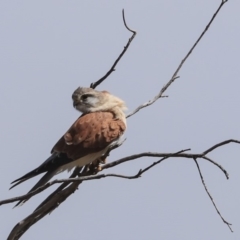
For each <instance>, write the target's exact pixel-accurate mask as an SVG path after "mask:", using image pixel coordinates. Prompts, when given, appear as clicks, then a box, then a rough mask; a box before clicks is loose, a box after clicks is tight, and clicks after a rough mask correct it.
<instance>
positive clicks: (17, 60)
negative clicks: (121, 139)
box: [0, 0, 240, 240]
mask: <svg viewBox="0 0 240 240" xmlns="http://www.w3.org/2000/svg"><path fill="white" fill-rule="evenodd" d="M219 4H220V0H214V1H207V0H204V1H190V0H185V1H177V0H174V1H157V0H156V1H154V0H149V1H61V0H57V1H38V2H36V1H1V2H0V35H1V37H0V109H1V117H0V133H1V138H0V145H1V162H2V167H1V174H0V180H1V181H0V191H1V199H5V198H9V197H13V196H18V195H21V194H24V193H26V192H27V191H28V190H29V189H30V188H31V187H32V185H33V184H34V183H35V182H36V181H37V179H36V178H34V179H32V180H31V181H27V182H26V183H24V184H22V185H20V186H19V187H16V188H15V189H13V190H11V191H9V190H8V188H9V187H10V182H11V181H13V180H14V179H16V178H18V177H20V176H22V175H23V174H25V173H26V172H28V171H30V170H32V169H33V168H35V167H37V166H38V165H39V164H40V163H42V162H43V161H44V160H45V159H46V158H47V157H48V156H49V152H50V150H51V148H52V146H53V145H54V144H55V142H56V141H57V140H58V139H59V137H61V135H62V134H63V133H64V132H65V131H66V130H67V129H68V127H69V126H70V124H71V123H72V122H73V121H74V120H75V119H76V118H77V117H78V116H79V113H78V112H77V111H75V110H74V109H73V108H72V102H71V94H72V92H73V91H74V90H75V89H76V88H77V87H78V86H79V85H80V86H89V84H90V83H91V82H93V81H95V80H97V79H99V78H100V77H102V76H103V75H104V74H105V73H106V71H107V70H108V69H109V68H110V66H111V64H112V63H113V61H114V60H115V59H116V57H117V56H118V54H119V53H120V51H122V49H123V46H124V45H125V44H126V42H127V39H128V38H129V37H130V35H131V34H130V33H129V32H128V31H127V30H126V29H125V28H124V25H123V23H122V17H121V10H122V8H125V13H126V20H127V22H128V24H129V26H130V27H131V28H133V29H135V30H136V31H137V32H138V34H137V36H136V39H135V40H134V42H133V43H132V45H131V47H130V49H129V50H128V52H127V54H126V55H125V56H124V58H123V59H122V60H121V62H120V63H119V65H118V66H117V71H116V72H114V73H113V74H112V75H111V76H110V77H109V78H108V79H107V81H105V82H104V83H103V84H101V85H100V87H98V89H100V90H103V89H106V90H108V91H110V92H111V93H113V94H115V95H117V96H119V97H121V98H122V99H124V100H125V101H126V102H127V105H128V108H129V110H132V109H134V108H135V107H136V106H138V105H139V104H140V103H143V102H146V101H147V100H149V99H151V98H152V97H153V96H154V95H155V94H157V93H158V91H159V90H160V88H161V87H162V86H163V85H164V84H165V83H166V82H167V81H168V79H169V78H170V77H171V75H172V74H173V72H174V71H175V69H176V67H177V65H178V64H179V62H180V60H181V59H182V58H183V56H184V55H185V54H186V52H187V51H188V50H189V48H190V47H191V45H192V44H193V43H194V41H195V40H196V39H197V37H198V36H199V34H200V33H201V32H202V30H203V29H204V27H205V26H206V24H207V22H208V21H209V19H210V18H211V17H212V14H213V13H214V11H215V10H216V8H217V7H218V5H219ZM239 9H240V2H239V1H233V0H232V1H231V0H229V2H228V3H226V4H225V6H224V8H223V9H222V10H221V12H220V14H219V15H218V17H217V19H216V20H215V22H214V23H213V25H212V27H211V29H210V31H209V32H208V33H207V35H206V36H205V37H204V38H203V40H202V41H201V43H200V44H199V46H198V47H197V49H196V50H195V51H194V53H193V54H192V55H191V57H190V58H189V59H188V61H187V62H186V64H185V65H184V67H183V69H182V70H181V72H180V74H179V75H180V76H181V78H180V79H178V80H177V81H176V82H175V83H174V84H173V85H172V86H171V87H170V89H169V90H168V91H167V93H166V94H167V95H169V98H164V99H161V100H159V101H158V102H156V103H155V104H154V105H152V106H151V107H148V108H146V109H143V110H142V111H140V112H139V113H138V114H136V115H135V116H133V117H131V118H130V119H129V120H128V130H127V132H126V137H127V141H126V142H125V143H124V145H123V146H122V147H121V148H119V149H117V150H116V151H114V152H113V153H112V154H111V156H110V158H109V159H108V161H112V160H115V159H118V158H120V157H123V156H127V155H131V154H134V153H139V152H143V151H155V152H176V151H179V150H182V149H184V148H191V149H192V152H195V153H198V152H202V151H203V150H205V149H206V148H208V147H210V146H212V145H213V144H215V143H217V142H220V141H223V140H225V139H229V138H235V139H240V134H239V133H240V130H239V121H240V113H239V102H240V95H239V89H240V82H239V55H240V50H239V43H240V24H239V22H240V18H239ZM239 155H240V146H239V145H234V144H232V145H228V146H225V147H223V148H222V149H218V150H217V151H215V152H214V153H212V154H210V157H211V158H212V159H214V160H216V161H218V162H219V163H220V164H222V165H223V166H224V167H225V168H226V169H227V170H228V172H229V173H230V180H228V181H227V180H226V179H225V178H224V175H223V174H222V173H221V172H220V171H219V170H218V169H217V168H216V167H213V166H212V165H210V164H209V163H208V162H204V161H200V165H201V168H202V173H203V175H204V178H205V181H206V183H207V186H208V189H209V190H210V191H211V193H212V195H213V197H214V199H215V201H216V204H217V205H218V207H219V209H220V210H221V213H222V214H223V216H224V217H225V218H226V220H228V221H229V222H231V223H233V229H234V231H235V232H234V233H231V232H230V231H229V230H228V228H227V226H226V225H224V224H223V222H222V221H221V219H220V218H219V216H218V215H217V213H216V211H215V209H214V208H213V206H212V203H211V202H210V200H209V198H208V196H207V194H206V192H205V191H204V189H203V186H202V184H201V181H200V178H199V175H198V172H197V169H196V167H195V164H194V162H193V161H191V160H186V159H171V160H167V161H165V162H163V163H162V164H160V165H159V166H157V167H155V168H154V169H153V170H151V171H149V172H148V173H146V174H145V175H144V176H143V177H142V178H140V179H138V180H131V181H130V180H122V179H113V178H111V179H110V178H109V179H103V180H98V181H91V182H86V183H84V184H82V185H81V187H80V188H79V190H78V191H76V192H75V194H74V195H72V196H71V197H70V198H69V199H68V200H67V201H66V202H64V203H63V204H62V205H61V206H60V207H59V208H58V209H57V210H56V211H54V212H53V213H52V214H50V215H48V216H46V217H45V218H44V219H42V220H41V221H39V222H38V223H37V224H36V225H34V226H33V227H32V228H31V229H30V230H29V231H28V232H27V233H26V234H25V235H24V236H23V237H22V239H24V240H30V239H31V240H32V239H36V240H38V239H59V240H65V239H71V240H75V239H86V240H88V239H89V240H90V239H107V240H108V239H109V240H112V239H114V240H121V239H139V240H145V239H151V240H158V239H164V240H185V239H186V240H192V239H194V240H203V239H204V240H213V239H218V240H226V239H228V240H233V239H240V208H239V202H240V189H239V181H240V173H239V167H240V163H239ZM153 161H154V159H150V158H143V159H140V160H137V161H133V162H129V163H127V164H123V165H121V166H119V167H116V168H114V169H111V170H109V171H106V172H114V173H121V174H135V173H136V172H137V171H138V170H139V169H140V168H142V167H144V166H147V165H148V164H149V163H151V162H153ZM68 175H69V174H67V173H63V174H61V175H58V176H57V178H63V177H67V176H68ZM53 189H54V187H52V188H51V189H48V190H47V191H45V192H44V193H41V194H39V195H38V196H36V197H34V198H32V199H31V200H30V201H28V202H27V203H26V204H25V205H23V206H22V207H19V208H16V209H12V206H13V204H9V205H4V206H1V207H0V219H1V229H0V239H6V237H7V236H8V234H9V232H10V230H11V229H12V228H13V226H14V225H15V224H16V223H17V222H18V221H20V220H22V219H23V218H24V217H26V216H27V215H28V214H30V213H31V211H32V210H33V209H34V208H35V207H36V206H37V205H38V204H39V203H40V201H42V200H43V199H44V198H45V197H46V196H47V194H49V193H50V192H51V191H52V190H53Z"/></svg>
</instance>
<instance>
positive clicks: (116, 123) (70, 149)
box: [52, 112, 126, 160]
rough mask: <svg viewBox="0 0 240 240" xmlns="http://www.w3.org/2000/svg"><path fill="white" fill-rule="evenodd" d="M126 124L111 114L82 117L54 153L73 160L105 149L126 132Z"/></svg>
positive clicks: (104, 113) (100, 113) (57, 144)
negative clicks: (63, 154) (64, 154)
mask: <svg viewBox="0 0 240 240" xmlns="http://www.w3.org/2000/svg"><path fill="white" fill-rule="evenodd" d="M125 129H126V126H125V124H124V123H123V122H122V121H121V120H119V119H114V116H113V114H112V113H111V112H93V113H88V114H85V115H82V116H81V117H80V118H78V119H77V121H76V122H75V123H74V124H73V125H72V126H71V127H70V129H69V130H68V131H67V132H66V133H65V134H64V135H63V137H62V138H61V139H60V140H59V141H58V142H57V143H56V145H55V146H54V147H53V149H52V153H54V152H58V153H66V154H67V156H68V157H69V158H71V159H73V160H75V159H78V158H81V157H83V156H85V155H87V154H90V153H93V152H98V151H101V150H103V149H105V148H106V147H107V146H108V145H109V144H110V143H112V142H113V141H115V140H117V139H118V138H119V137H120V136H121V135H122V134H123V132H124V131H125Z"/></svg>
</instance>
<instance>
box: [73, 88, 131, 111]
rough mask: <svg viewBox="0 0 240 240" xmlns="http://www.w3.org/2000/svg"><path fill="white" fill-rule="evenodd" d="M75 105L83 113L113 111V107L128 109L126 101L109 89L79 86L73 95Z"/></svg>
mask: <svg viewBox="0 0 240 240" xmlns="http://www.w3.org/2000/svg"><path fill="white" fill-rule="evenodd" d="M72 99H73V106H74V108H76V109H77V110H79V111H80V112H82V113H89V112H98V111H111V110H112V109H113V108H116V107H117V108H119V110H121V111H124V110H126V109H127V108H126V105H125V103H124V101H122V100H121V99H120V98H118V97H115V96H114V95H112V94H110V93H109V92H107V91H97V90H94V89H92V88H83V87H79V88H77V89H76V90H75V91H74V93H73V95H72Z"/></svg>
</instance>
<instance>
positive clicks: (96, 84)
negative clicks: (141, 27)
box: [90, 9, 137, 89]
mask: <svg viewBox="0 0 240 240" xmlns="http://www.w3.org/2000/svg"><path fill="white" fill-rule="evenodd" d="M122 17H123V22H124V25H125V27H126V29H127V30H128V31H130V32H131V33H132V34H133V35H132V36H131V37H130V38H129V40H128V43H127V45H126V46H125V47H124V48H123V51H122V52H121V54H120V55H119V57H118V58H117V59H116V60H115V62H114V63H113V65H112V67H111V68H110V70H109V71H108V72H107V73H106V74H105V75H104V76H103V77H101V78H100V79H99V80H98V81H96V82H93V83H91V85H90V88H93V89H95V88H96V87H97V86H98V85H99V84H101V83H102V82H103V81H104V80H105V79H106V78H107V77H108V76H109V75H110V74H111V73H112V72H114V71H115V67H116V66H117V64H118V62H119V61H120V59H121V58H122V56H123V55H124V54H125V52H126V51H127V49H128V47H129V46H130V44H131V42H132V40H133V39H134V37H135V36H136V34H137V32H136V31H134V30H132V29H130V28H129V27H128V25H127V23H126V20H125V14H124V9H123V10H122Z"/></svg>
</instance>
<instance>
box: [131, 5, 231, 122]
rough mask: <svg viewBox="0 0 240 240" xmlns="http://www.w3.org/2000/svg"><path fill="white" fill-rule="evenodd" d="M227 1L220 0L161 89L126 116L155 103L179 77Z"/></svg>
mask: <svg viewBox="0 0 240 240" xmlns="http://www.w3.org/2000/svg"><path fill="white" fill-rule="evenodd" d="M226 2H227V1H224V0H222V2H221V4H220V5H219V7H218V9H217V11H216V12H215V13H214V14H213V16H212V18H211V20H210V21H209V23H208V24H207V26H206V27H205V29H204V30H203V32H202V33H201V35H200V36H199V38H198V39H197V41H196V42H195V43H194V44H193V46H192V47H191V49H190V50H189V51H188V53H187V54H186V56H185V57H184V58H183V59H182V61H181V62H180V64H179V65H178V67H177V69H176V71H175V72H174V74H173V75H172V77H171V79H170V80H169V81H168V82H167V84H166V85H165V86H163V88H162V89H161V91H160V92H159V93H158V94H157V95H156V96H155V97H154V98H153V99H152V100H149V101H148V102H147V103H144V104H141V105H140V106H138V107H137V108H136V109H135V110H133V111H132V112H131V113H129V114H128V115H127V118H129V117H131V116H132V115H134V114H135V113H137V112H138V111H139V110H141V109H142V108H145V107H148V106H150V105H152V104H153V103H155V102H156V101H157V100H158V99H159V98H161V97H162V95H163V93H164V92H165V91H166V90H167V89H168V88H169V86H170V85H171V84H172V83H173V82H174V81H175V80H176V79H177V78H179V77H178V76H177V74H178V72H179V71H180V69H181V68H182V66H183V64H184V63H185V61H186V60H187V59H188V57H189V56H190V55H191V53H192V51H193V50H194V48H195V47H196V46H197V44H198V43H199V42H200V40H201V39H202V37H203V36H204V34H205V33H206V32H207V30H208V29H209V27H210V26H211V24H212V22H213V20H214V19H215V17H216V16H217V14H218V12H219V11H220V10H221V8H222V6H223V5H224V3H226Z"/></svg>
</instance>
